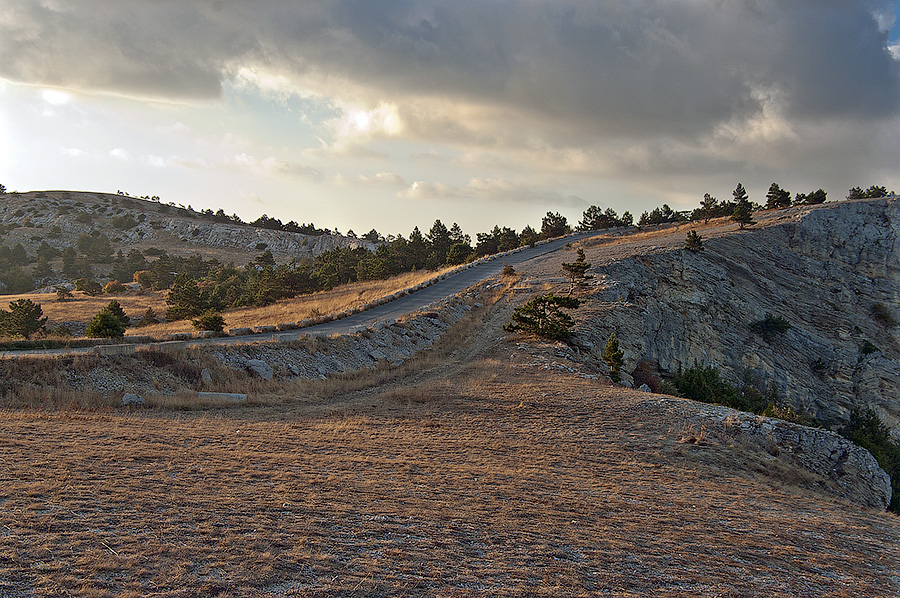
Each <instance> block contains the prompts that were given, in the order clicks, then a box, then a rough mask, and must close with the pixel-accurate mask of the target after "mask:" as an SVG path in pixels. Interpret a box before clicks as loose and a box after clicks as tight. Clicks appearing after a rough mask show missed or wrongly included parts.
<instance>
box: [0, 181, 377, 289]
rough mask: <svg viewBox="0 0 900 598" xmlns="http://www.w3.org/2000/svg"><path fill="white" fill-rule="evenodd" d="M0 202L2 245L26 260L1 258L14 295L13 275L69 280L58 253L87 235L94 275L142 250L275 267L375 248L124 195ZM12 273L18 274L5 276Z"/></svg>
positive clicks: (59, 194) (64, 194)
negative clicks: (262, 260)
mask: <svg viewBox="0 0 900 598" xmlns="http://www.w3.org/2000/svg"><path fill="white" fill-rule="evenodd" d="M0 200H2V201H0V246H3V247H6V248H8V249H10V250H11V249H13V248H15V247H16V246H17V245H21V247H22V249H24V252H25V254H26V256H27V258H26V259H24V260H23V259H22V256H21V254H20V255H17V256H15V255H14V256H12V258H9V256H4V255H0V285H3V286H0V291H4V290H7V292H9V291H15V290H17V289H13V288H12V287H15V286H16V282H15V277H16V276H19V277H20V280H21V277H22V275H25V276H31V277H32V278H33V280H34V284H35V285H36V286H42V285H44V286H45V285H47V284H57V283H59V282H62V281H64V280H65V279H66V277H65V276H61V275H59V273H60V271H61V266H62V258H61V252H63V251H64V250H66V248H70V247H71V248H74V249H76V250H81V252H82V253H84V249H85V247H86V246H88V245H89V244H88V243H87V240H86V239H85V235H89V236H92V237H93V238H94V239H95V240H97V243H96V247H94V249H95V250H99V252H100V255H99V256H88V257H89V258H91V259H92V261H91V275H93V276H97V277H99V278H103V277H105V276H106V275H107V274H108V273H109V271H110V267H108V266H107V264H110V263H111V262H109V261H106V262H105V261H103V260H107V258H108V256H107V255H106V253H107V252H111V254H112V256H116V255H118V254H119V252H121V253H122V255H125V256H127V255H128V254H129V253H131V252H140V254H142V255H144V256H146V257H147V259H152V258H153V257H154V256H155V255H159V253H160V252H162V251H165V252H166V253H168V254H170V255H180V256H192V255H197V254H199V255H200V256H201V257H202V258H203V259H205V260H209V259H213V258H215V259H217V260H219V261H221V262H222V263H228V262H234V263H235V264H236V265H244V264H247V263H249V262H251V261H253V259H254V258H255V257H256V256H258V255H259V254H260V253H262V252H263V251H265V250H269V251H271V252H272V254H273V256H274V257H275V259H276V260H277V261H278V262H288V261H291V260H297V261H300V260H303V259H311V258H314V257H315V256H317V255H319V254H320V253H323V252H325V251H329V250H332V249H335V248H339V247H351V248H352V247H365V248H368V249H374V245H373V244H372V243H370V242H368V241H365V240H363V239H355V238H350V237H346V236H342V235H334V234H303V233H298V232H288V231H284V230H273V229H272V228H262V227H257V226H252V225H250V224H238V223H235V222H233V221H229V222H220V221H216V220H217V218H216V217H215V216H214V215H213V214H212V213H201V212H197V211H194V210H192V209H188V208H184V207H181V206H174V205H171V204H165V203H160V202H158V201H153V200H148V199H140V198H135V197H130V196H127V195H114V194H108V193H91V192H80V191H29V192H26V193H5V194H2V195H0ZM79 238H81V239H82V247H81V248H79V246H78V245H79ZM107 241H108V248H107ZM42 245H43V247H44V249H43V251H41V248H42ZM0 251H3V250H2V248H0ZM6 253H9V252H8V251H7V252H6ZM20 253H21V252H20ZM39 254H44V255H45V257H47V258H48V260H49V263H50V266H51V270H52V271H53V272H54V274H53V275H50V276H41V275H40V274H42V272H41V271H38V272H37V273H36V274H34V268H35V265H36V262H37V257H38V255H39ZM13 268H18V270H17V271H14V272H13V276H12V278H10V275H9V271H10V269H13ZM4 276H5V277H4ZM10 280H12V284H10Z"/></svg>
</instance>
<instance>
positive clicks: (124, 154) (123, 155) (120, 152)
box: [109, 147, 131, 162]
mask: <svg viewBox="0 0 900 598" xmlns="http://www.w3.org/2000/svg"><path fill="white" fill-rule="evenodd" d="M109 156H110V157H111V158H115V159H116V160H119V161H121V162H128V161H129V160H131V154H130V153H128V151H126V150H124V149H122V148H121V147H117V148H114V149H112V150H110V152H109Z"/></svg>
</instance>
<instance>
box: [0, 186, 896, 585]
mask: <svg viewBox="0 0 900 598" xmlns="http://www.w3.org/2000/svg"><path fill="white" fill-rule="evenodd" d="M893 206H894V204H893V203H892V202H890V201H881V202H858V203H843V204H837V205H833V206H828V205H826V206H823V207H821V208H816V209H813V210H809V209H798V210H795V209H790V210H785V211H780V212H768V213H761V214H757V215H755V217H756V219H757V220H759V221H760V223H759V225H757V226H756V227H754V229H753V230H749V231H745V232H740V233H738V232H737V231H736V229H737V227H736V225H734V224H733V223H729V222H726V221H724V220H721V221H713V222H710V223H709V225H691V226H688V225H685V226H681V227H677V226H668V227H661V228H659V229H645V230H643V231H640V232H634V231H630V232H626V231H611V232H608V233H606V234H603V235H599V236H597V237H596V238H594V239H592V240H587V241H578V242H576V243H575V245H574V246H573V247H572V248H571V250H570V251H559V252H555V253H551V254H548V255H546V256H544V257H542V258H538V259H535V260H532V261H531V262H528V263H525V264H522V265H521V266H517V270H518V272H517V273H516V274H515V275H513V276H507V277H503V278H499V279H492V280H489V281H486V282H485V283H482V284H480V285H478V286H477V287H475V288H472V289H470V290H469V291H467V292H465V293H462V294H461V295H459V296H457V297H455V298H454V299H452V300H448V301H445V302H441V303H440V304H436V305H434V309H433V310H429V311H425V312H422V313H418V314H411V315H410V316H409V317H407V318H403V319H402V320H401V321H398V322H396V323H393V324H390V325H384V326H373V327H370V328H367V329H366V330H362V331H358V332H355V333H353V334H349V335H344V336H341V337H335V338H323V337H312V338H301V339H299V340H293V341H289V342H266V343H252V344H244V345H235V346H227V347H226V346H210V347H194V348H190V349H180V350H175V351H174V352H163V351H162V350H152V351H139V352H137V353H136V354H135V355H133V356H119V357H99V356H96V355H86V356H75V357H66V358H63V359H60V360H52V359H17V360H5V361H4V362H3V364H2V365H3V367H2V375H0V381H2V382H3V389H4V403H3V406H4V407H5V410H3V411H0V444H2V446H4V447H6V449H5V451H4V452H3V454H2V458H3V468H2V470H0V555H5V556H4V557H3V558H0V594H3V595H9V596H26V595H34V594H38V595H63V594H70V595H77V596H112V595H125V596H128V595H132V596H137V595H148V594H152V595H157V596H207V595H219V596H244V595H255V596H358V595H373V596H374V595H385V596H386V595H424V596H471V595H484V596H487V595H490V596H524V595H528V596H591V595H598V594H601V595H609V596H614V597H622V598H624V597H631V596H645V595H658V596H684V595H692V596H723V595H729V596H751V595H760V594H765V595H767V596H785V597H786V596H876V597H877V596H895V595H897V593H898V591H900V585H898V584H900V582H898V579H897V577H896V572H897V571H898V570H900V557H898V555H897V551H896V549H895V548H896V546H897V544H898V543H900V520H898V518H897V517H896V516H895V515H892V514H888V513H885V512H884V511H883V506H884V502H883V501H884V495H883V494H882V495H880V496H875V495H874V492H873V489H874V486H875V485H876V484H875V482H876V481H883V479H882V480H878V479H876V478H877V477H878V476H876V475H874V474H875V473H877V472H873V471H871V470H866V467H869V466H870V465H871V462H872V460H871V457H870V456H868V455H867V453H866V454H861V453H860V451H858V450H856V451H855V452H854V451H853V450H850V449H849V448H848V447H847V446H846V444H840V443H841V442H843V441H841V440H840V439H839V438H837V436H836V435H834V434H833V433H831V432H827V431H822V430H812V429H809V428H800V427H799V426H794V425H792V424H787V423H783V422H775V421H773V420H765V421H764V420H762V419H759V418H755V417H752V416H741V415H740V414H738V413H736V412H734V411H731V410H727V409H722V408H719V407H714V406H707V405H702V404H697V403H694V402H692V401H688V400H684V399H677V398H674V397H668V396H664V395H659V394H653V393H649V392H642V391H639V390H633V389H629V388H626V387H624V386H621V385H613V384H611V383H610V382H609V381H608V380H607V379H606V377H605V375H604V374H605V372H606V367H605V365H604V364H603V362H602V359H600V358H599V352H600V351H601V350H602V347H603V344H602V343H603V342H604V341H605V339H606V337H607V336H608V334H609V333H610V332H611V331H615V332H616V334H617V335H619V336H620V339H621V341H622V345H623V347H625V349H626V370H627V372H626V373H630V372H631V371H633V369H634V368H635V366H636V364H637V362H638V361H639V360H640V359H641V358H642V357H643V358H646V359H648V360H652V361H654V362H655V363H657V364H659V369H660V370H663V369H666V368H673V369H677V367H679V364H685V363H687V364H690V363H691V361H690V360H691V359H693V358H694V354H696V355H700V356H701V357H702V356H704V355H706V356H708V355H716V356H717V357H716V358H715V359H716V361H714V363H715V364H716V365H718V366H719V367H721V368H722V369H723V371H725V372H726V373H727V374H728V376H732V375H735V369H736V368H737V367H739V366H740V365H741V364H742V363H743V362H742V361H741V359H742V358H740V357H738V358H736V362H735V363H737V366H734V365H729V362H726V361H725V359H724V358H720V357H718V356H720V355H721V356H730V355H737V356H740V355H742V354H743V353H748V354H749V355H751V357H750V359H756V358H757V357H752V356H754V355H756V356H758V359H759V360H760V361H762V360H763V359H767V358H771V359H773V363H776V364H784V367H785V368H788V367H790V368H791V369H790V370H789V371H785V372H784V373H783V374H782V375H784V376H791V378H789V380H790V382H789V383H788V384H787V385H786V387H785V388H786V389H788V390H792V389H793V386H792V385H793V384H800V383H802V382H803V378H802V376H804V375H805V373H804V372H805V370H799V368H798V367H797V364H798V363H801V362H800V361H799V360H800V359H801V358H806V359H808V356H806V353H805V351H808V350H809V349H808V348H806V347H807V346H808V343H810V342H811V341H810V339H815V338H819V336H813V335H820V336H821V337H823V338H826V339H829V342H837V341H836V340H833V339H832V335H834V336H835V338H837V339H840V338H841V336H840V334H839V333H838V332H832V331H831V330H829V329H827V327H825V328H822V327H823V326H824V323H825V322H833V323H834V324H835V325H834V328H835V329H837V330H841V329H843V327H850V328H849V330H850V331H851V339H850V340H849V341H848V345H847V346H850V345H851V344H852V343H855V342H856V339H857V337H853V334H857V335H860V336H859V338H862V337H863V336H864V337H865V338H868V339H870V340H871V342H872V343H873V344H879V348H880V350H881V357H879V360H884V361H885V362H891V361H892V360H896V357H893V354H892V353H889V351H893V350H895V349H894V348H893V347H894V346H895V345H892V344H891V343H890V342H889V341H890V340H891V339H892V338H893V334H894V333H893V330H892V329H891V328H889V327H885V326H884V324H883V323H882V324H877V323H873V322H872V321H871V318H872V315H871V305H870V302H872V301H877V302H880V303H884V305H885V308H886V309H888V310H893V309H896V305H897V304H896V302H895V301H894V299H892V297H891V294H890V293H891V292H892V291H891V289H892V287H891V285H893V284H896V282H895V281H896V278H895V277H894V274H893V273H894V272H895V271H896V270H894V266H893V265H892V264H893V263H894V262H893V261H892V260H895V259H896V253H894V251H893V249H892V247H893V245H892V239H893V237H892V236H891V235H892V233H891V230H892V228H893V227H892V225H891V224H890V222H891V219H892V218H893V209H894V207H893ZM822 218H826V220H824V221H823V220H820V219H822ZM823 222H832V223H835V222H836V223H839V225H840V226H847V227H850V228H848V229H847V230H848V231H852V232H853V233H854V234H855V235H857V236H859V235H864V237H865V238H863V239H860V240H859V241H858V242H857V241H850V240H845V241H844V242H843V243H837V241H838V240H839V239H840V238H841V235H842V234H843V233H841V234H840V235H833V230H839V229H837V228H836V225H834V224H831V225H829V226H831V229H829V227H828V226H826V225H825V224H823ZM854 222H856V223H858V224H857V225H854V224H853V223H854ZM860 223H866V224H865V225H862V224H860ZM692 228H696V229H697V230H698V231H699V232H700V233H701V234H702V236H703V239H704V245H705V249H704V250H703V251H702V252H700V253H698V254H693V253H690V252H686V251H685V250H683V249H682V248H681V246H682V245H683V243H684V239H685V234H686V232H687V231H688V230H691V229H692ZM847 234H849V232H848V233H847ZM879 235H881V236H879ZM876 239H882V240H881V241H880V242H879V243H875V242H874V240H876ZM763 241H765V242H766V243H769V244H770V245H771V246H770V247H767V248H764V247H762V245H763ZM579 244H581V245H583V246H584V247H585V248H586V253H587V258H588V261H590V262H591V263H592V273H593V274H594V275H595V276H596V278H595V279H594V280H593V281H592V283H593V284H592V286H590V287H589V288H588V289H587V290H585V291H584V292H583V293H581V296H582V298H583V299H584V301H585V305H584V306H583V307H582V308H580V309H579V310H577V311H576V312H575V316H576V318H577V320H578V323H577V326H576V328H575V334H576V337H575V343H576V344H575V345H574V346H572V347H568V346H565V345H562V344H556V343H542V342H537V341H535V340H534V339H531V338H529V337H524V336H519V335H510V334H508V333H505V332H503V330H502V326H503V324H504V323H505V322H507V321H508V320H509V317H510V315H511V313H512V311H513V309H514V307H516V306H517V305H520V304H521V303H522V302H523V301H525V300H526V299H528V298H530V297H533V296H534V295H535V294H537V293H543V292H546V291H555V292H566V291H567V290H568V286H569V285H568V284H567V283H566V282H565V280H564V279H562V278H560V275H561V270H560V264H561V263H562V262H570V261H572V259H573V253H574V249H575V248H576V247H577V246H579ZM791 247H794V248H797V251H796V252H795V251H792V250H791ZM830 248H836V249H830ZM876 250H877V252H876ZM757 255H758V256H762V257H756V256H757ZM773 256H777V265H775V264H776V262H775V261H770V260H772V259H773ZM823 259H824V262H823ZM823 263H824V264H825V265H824V266H823V265H822V264H823ZM817 265H818V267H817ZM822 269H825V270H826V271H827V272H826V274H827V276H828V277H825V276H823V275H822V274H821V270H822ZM791 273H793V274H794V275H795V276H797V278H788V279H786V280H783V279H785V277H787V276H788V275H789V274H791ZM801 275H802V276H801ZM837 280H840V281H844V282H843V285H842V286H841V288H842V289H845V290H846V295H842V294H841V295H840V296H841V297H846V298H848V299H852V298H858V300H856V301H848V302H847V306H846V307H845V308H843V310H841V313H837V312H838V310H836V309H833V308H832V307H831V306H830V305H827V303H825V304H824V306H823V305H820V304H823V301H822V300H821V293H820V292H817V291H816V289H817V288H821V287H822V284H823V283H824V284H825V285H826V286H825V288H827V289H830V288H834V286H831V285H836V284H837V283H836V282H834V281H837ZM732 284H733V285H734V286H732ZM804 285H806V286H805V287H804ZM834 295H839V293H834ZM812 304H815V305H812ZM804 305H805V306H807V307H806V309H805V310H801V309H800V307H801V306H804ZM697 306H701V307H702V306H706V307H707V309H706V310H705V311H704V310H698V309H697ZM776 307H780V309H775V308H776ZM788 307H789V308H790V309H788ZM767 310H768V311H774V312H776V313H779V314H783V315H784V316H785V317H786V318H788V319H789V320H790V321H791V323H792V325H793V327H792V328H791V329H790V330H788V331H787V332H786V333H785V335H791V336H789V337H787V338H775V339H774V340H772V341H771V343H766V342H764V340H759V339H754V338H753V337H752V334H754V333H752V331H751V330H749V328H748V323H752V322H753V321H755V320H757V319H758V318H760V317H762V314H764V313H765V311H767ZM791 310H797V311H798V312H802V313H803V314H804V315H803V316H802V317H799V316H797V315H795V314H794V312H793V311H791ZM887 313H891V312H887ZM746 314H749V315H746ZM829 316H830V317H831V319H830V320H829V319H825V318H828V317H829ZM819 318H822V319H821V320H820V319H819ZM876 325H877V326H880V328H876V327H875V326H876ZM704 326H705V327H704ZM857 328H858V330H859V332H857ZM648 331H649V332H648ZM695 331H697V334H702V335H704V336H703V337H702V340H701V341H696V340H694V336H692V335H693V333H694V332H695ZM787 341H789V343H788V342H787ZM698 343H699V344H698ZM788 344H789V345H790V346H789V347H787V346H785V345H788ZM854 346H855V345H854ZM692 347H696V349H695V350H694V354H692V353H691V352H690V351H688V349H689V348H692ZM839 348H841V350H842V351H845V350H846V351H849V349H847V348H846V347H845V346H844V345H840V346H839ZM704 350H705V351H706V353H703V351H704ZM782 353H784V354H786V355H787V356H786V357H782V356H781V354H782ZM836 354H838V355H843V353H841V352H840V351H838V352H836ZM871 355H872V354H866V355H863V354H862V352H861V351H859V350H857V351H856V353H853V354H852V357H853V358H855V359H856V362H855V363H854V362H852V360H851V361H847V362H846V363H844V362H841V363H842V365H841V367H840V368H838V370H837V371H839V372H840V371H844V370H843V369H841V368H846V367H851V366H854V367H858V368H863V369H862V370H861V371H875V372H876V374H878V375H882V374H880V373H878V372H880V370H877V369H876V370H871V368H875V367H887V366H881V365H878V363H880V362H876V363H875V364H869V362H868V361H867V359H870V358H871ZM860 356H862V357H863V358H860ZM258 362H263V364H264V365H265V366H267V367H268V368H269V370H268V373H269V374H270V375H271V379H266V378H265V377H263V376H262V375H260V374H257V373H254V372H255V371H256V370H254V369H253V368H254V367H256V366H258V365H259V363H258ZM803 363H806V362H803ZM866 368H869V369H866ZM795 370H797V371H795ZM262 371H265V370H264V369H263V370H262ZM668 371H671V370H668ZM854 371H855V370H854ZM854 375H855V374H854ZM626 379H627V380H630V379H631V378H630V376H626ZM851 379H852V375H851ZM842 381H843V377H841V376H835V377H834V380H832V381H830V382H829V384H835V385H836V384H841V383H843V382H842ZM816 388H818V387H816ZM828 388H830V387H828ZM882 388H886V389H890V385H889V384H887V383H885V384H884V385H882ZM198 390H212V391H219V392H245V393H248V394H249V395H250V399H249V400H248V401H247V402H245V403H243V404H242V405H240V406H231V407H228V406H223V402H221V401H220V402H216V401H215V400H209V401H204V400H201V399H200V397H199V396H198V395H197V393H196V391H198ZM894 390H896V387H894ZM134 391H137V392H140V393H142V394H143V395H145V396H146V397H147V398H148V401H149V404H150V405H151V407H150V408H149V409H138V410H134V409H122V408H121V407H115V405H116V404H117V403H119V402H120V399H121V397H122V394H123V393H124V392H134ZM822 392H823V391H818V394H819V395H821V393H822ZM837 392H838V391H835V393H837ZM52 393H56V394H55V395H52ZM810 394H812V393H810ZM51 395H52V397H51ZM784 396H786V397H787V396H790V397H792V400H793V397H794V396H795V395H792V394H787V393H786V394H785V395H784ZM891 396H892V395H890V394H889V393H888V392H887V391H885V390H883V391H882V394H881V395H880V397H881V400H883V401H884V403H886V404H888V405H890V403H889V401H890V400H891V398H890V397H891ZM819 400H820V401H822V402H823V405H825V403H824V399H821V398H820V399H819ZM844 400H847V401H849V400H854V401H858V400H864V397H863V396H862V395H859V396H858V395H853V397H851V398H850V399H847V398H846V397H844ZM814 404H815V403H814ZM23 405H28V406H30V407H28V408H24V409H23V408H21V407H22V406H23ZM879 405H880V404H879ZM800 406H802V404H801V405H800ZM42 407H46V408H47V409H46V410H44V409H42ZM836 409H837V408H836ZM822 413H827V410H825V409H824V408H823V409H822ZM839 414H840V411H839V409H838V415H839ZM779 434H781V436H779ZM808 439H815V440H816V443H815V444H810V443H807V442H806V440H808ZM829 442H830V443H831V444H828V443H829ZM799 449H803V450H799ZM866 458H867V459H868V462H866V461H865V459H866ZM829 459H831V461H829ZM810 460H813V461H818V463H819V465H820V469H819V471H818V472H817V471H814V470H812V469H810V467H809V466H808V465H809V462H810ZM835 460H836V461H835ZM867 463H868V465H867ZM881 475H882V477H883V472H881ZM866 505H870V506H866Z"/></svg>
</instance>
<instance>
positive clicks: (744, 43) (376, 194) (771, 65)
mask: <svg viewBox="0 0 900 598" xmlns="http://www.w3.org/2000/svg"><path fill="white" fill-rule="evenodd" d="M898 4H900V3H898V2H893V1H891V2H889V1H882V0H857V1H854V0H618V1H617V0H608V1H607V0H595V1H589V0H518V1H515V2H513V1H509V0H494V1H486V0H479V1H476V0H453V1H449V0H444V1H437V0H414V1H413V0H379V1H372V0H317V1H309V2H304V1H291V2H288V1H287V0H253V1H250V0H243V1H239V0H116V1H115V2H110V1H109V0H0V183H3V184H5V185H6V186H7V187H8V188H9V189H10V190H19V191H26V190H38V189H75V190H94V191H106V192H113V193H114V192H116V191H117V190H123V191H126V192H129V193H131V194H132V195H137V196H140V195H159V196H160V197H161V198H162V200H163V201H164V202H169V201H171V202H174V203H177V204H183V205H191V206H192V207H194V208H195V209H202V208H212V209H218V208H219V207H221V208H223V209H225V211H226V212H228V213H237V214H238V215H240V216H241V217H243V218H244V219H255V218H256V217H258V216H259V215H261V214H263V213H266V214H268V215H270V216H275V217H278V218H281V219H282V220H284V221H287V220H296V221H298V222H314V223H315V224H317V225H318V226H322V227H330V228H334V227H337V228H338V229H339V230H340V231H341V232H346V231H347V229H353V230H355V231H356V232H358V233H362V232H365V231H367V230H369V229H370V228H372V227H375V228H377V229H378V230H379V231H380V232H382V233H384V234H388V233H394V234H396V233H403V234H407V233H408V232H409V231H410V230H411V229H412V227H413V226H414V225H419V226H420V227H422V228H426V229H427V228H430V225H431V223H432V222H433V221H434V219H436V218H440V219H441V220H443V221H444V222H445V223H448V224H449V223H451V222H459V223H460V225H462V226H463V228H464V229H465V230H466V231H467V232H470V233H474V232H478V231H483V230H487V229H489V228H490V227H491V226H493V225H494V224H501V225H506V226H511V227H514V228H516V229H521V227H522V226H524V225H525V224H532V225H534V226H539V225H540V220H541V216H542V215H543V214H544V213H546V212H547V211H548V210H552V211H558V212H561V213H562V214H564V215H566V216H567V217H568V218H569V219H570V221H573V222H574V221H577V220H578V219H580V217H581V214H582V212H583V210H584V209H585V208H586V207H587V206H589V205H591V204H596V205H600V206H602V207H604V208H605V207H613V208H614V209H616V210H617V211H618V212H620V213H621V212H622V211H623V210H630V211H631V212H632V213H634V214H635V215H639V214H640V213H641V212H642V211H644V210H648V209H652V208H653V207H655V206H658V205H660V204H662V203H664V202H665V203H668V204H669V205H671V206H672V207H673V208H676V209H688V208H693V207H695V206H696V205H697V204H698V202H699V200H700V198H702V196H703V194H704V193H711V194H712V195H714V196H717V197H719V198H720V199H725V198H730V196H731V191H732V190H733V189H734V187H735V186H736V184H737V183H738V182H742V183H743V184H744V186H745V187H747V190H748V191H749V193H750V196H751V199H754V200H756V201H760V202H763V203H764V195H765V192H766V190H767V189H768V186H769V184H770V183H771V182H773V181H777V182H778V183H779V184H781V185H782V186H783V187H786V188H787V189H789V190H790V191H792V192H798V191H799V192H809V191H812V190H814V189H818V188H819V187H822V188H824V189H825V190H826V191H828V193H829V197H830V198H832V199H838V198H842V197H844V196H845V195H846V193H847V190H848V189H849V188H850V187H853V186H856V185H859V186H862V187H867V186H869V185H872V184H883V185H886V186H888V187H889V188H892V189H897V190H900V171H898V165H900V110H898V106H900V45H898V41H897V39H898V33H900V27H896V28H895V19H896V14H897V9H898Z"/></svg>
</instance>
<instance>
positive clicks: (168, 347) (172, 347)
mask: <svg viewBox="0 0 900 598" xmlns="http://www.w3.org/2000/svg"><path fill="white" fill-rule="evenodd" d="M150 346H151V347H152V348H154V349H156V350H157V351H181V350H182V349H186V348H187V342H185V341H165V342H162V343H153V344H151V345H150Z"/></svg>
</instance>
